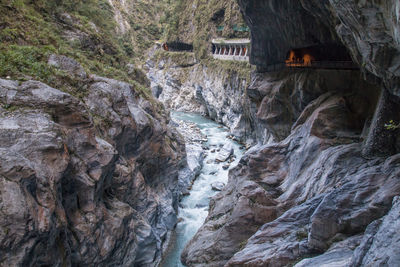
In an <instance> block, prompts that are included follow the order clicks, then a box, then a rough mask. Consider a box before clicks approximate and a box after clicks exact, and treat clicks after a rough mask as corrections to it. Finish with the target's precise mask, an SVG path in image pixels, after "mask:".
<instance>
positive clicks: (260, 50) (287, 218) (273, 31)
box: [182, 0, 400, 267]
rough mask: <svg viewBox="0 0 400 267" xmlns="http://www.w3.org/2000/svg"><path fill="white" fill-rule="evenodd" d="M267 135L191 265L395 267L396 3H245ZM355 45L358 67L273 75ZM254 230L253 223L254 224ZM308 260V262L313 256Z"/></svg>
mask: <svg viewBox="0 0 400 267" xmlns="http://www.w3.org/2000/svg"><path fill="white" fill-rule="evenodd" d="M238 2H239V5H240V6H241V8H242V11H243V14H244V16H245V19H246V21H247V22H248V24H249V26H250V28H251V30H252V55H251V62H252V63H253V64H255V65H257V67H258V68H257V69H258V72H259V73H256V74H254V75H253V76H252V80H251V82H250V85H249V86H248V87H247V88H246V92H247V94H246V97H248V98H249V100H250V102H251V104H250V107H251V109H250V110H251V112H250V113H251V114H252V115H251V117H252V118H253V120H254V121H256V122H257V123H255V125H257V130H256V132H257V140H258V141H259V145H257V146H254V147H253V148H252V149H251V150H250V151H248V153H247V154H246V155H245V156H244V157H243V158H242V160H241V161H240V164H239V165H238V166H237V167H236V168H234V169H233V170H231V172H230V178H229V182H228V184H227V185H226V187H225V188H224V189H223V190H222V191H221V192H220V193H219V194H218V195H216V196H215V197H213V199H212V200H211V203H210V211H209V215H208V217H207V219H206V221H205V223H204V225H203V226H202V227H201V228H200V230H199V231H198V232H197V234H196V235H195V236H194V238H193V239H192V240H191V241H190V242H189V244H188V245H187V246H186V248H185V250H184V252H183V253H182V261H183V262H184V263H185V264H186V265H188V266H274V267H275V266H290V265H295V266H374V265H379V264H380V265H382V266H396V265H399V264H400V261H399V258H398V257H397V254H398V252H399V250H398V247H399V242H398V240H396V239H395V238H391V237H390V233H394V232H395V231H397V226H398V218H397V217H398V216H397V215H398V214H397V213H396V212H397V209H398V196H399V195H400V182H399V179H398V177H400V161H399V157H400V156H399V154H398V153H399V152H400V147H399V140H400V138H399V130H398V129H389V128H390V127H389V128H388V127H386V126H385V125H386V124H388V122H389V121H390V120H393V121H394V122H395V123H399V121H400V118H399V116H400V109H399V107H400V99H399V94H398V85H399V81H398V77H399V74H400V73H399V64H400V62H399V60H398V58H399V55H400V49H399V40H398V30H399V20H398V18H399V9H398V4H397V3H395V1H386V2H385V3H383V2H376V1H361V2H360V1H351V0H349V1H333V0H332V1H313V0H309V1H307V0H302V1H292V0H284V1H274V0H272V1H261V0H260V1H246V0H239V1H238ZM324 45H325V46H329V47H330V46H332V45H334V46H336V47H345V48H346V49H347V53H348V55H349V56H351V58H352V60H353V61H354V62H355V63H357V64H358V65H359V66H360V71H358V70H339V69H338V70H314V69H310V70H307V69H297V70H284V71H280V72H274V73H271V72H266V70H267V69H268V68H267V67H268V66H269V64H274V63H284V62H285V60H286V59H287V57H288V52H289V51H290V50H292V49H301V48H305V47H312V46H324ZM244 226H245V227H244ZM305 258H307V259H305Z"/></svg>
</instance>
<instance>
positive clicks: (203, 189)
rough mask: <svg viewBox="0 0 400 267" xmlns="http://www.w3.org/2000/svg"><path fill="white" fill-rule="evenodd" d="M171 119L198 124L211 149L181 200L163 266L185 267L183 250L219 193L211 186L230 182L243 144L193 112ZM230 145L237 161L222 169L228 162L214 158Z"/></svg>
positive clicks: (241, 152) (180, 114) (175, 114)
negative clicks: (181, 259) (187, 192)
mask: <svg viewBox="0 0 400 267" xmlns="http://www.w3.org/2000/svg"><path fill="white" fill-rule="evenodd" d="M171 116H172V118H175V119H178V120H182V121H187V122H192V123H195V124H196V125H197V126H198V127H199V128H200V130H201V132H202V133H203V134H205V135H206V136H207V138H208V142H207V143H206V144H204V145H206V146H208V147H209V148H210V150H208V151H205V153H206V154H205V158H204V161H203V162H204V165H203V168H202V170H201V173H200V175H199V176H198V178H197V179H196V181H195V182H194V184H193V187H192V189H191V191H190V195H189V196H186V197H184V198H183V199H182V201H181V204H180V208H179V218H180V222H179V223H178V225H177V227H176V229H175V235H174V238H173V240H172V243H171V246H170V249H169V252H168V255H166V257H165V259H164V261H163V263H162V266H163V267H181V266H184V265H183V264H182V263H181V261H180V255H181V253H182V250H183V249H184V247H185V245H186V243H187V242H188V241H189V240H190V239H191V238H192V237H193V236H194V235H195V233H196V232H197V230H198V229H199V228H200V227H201V225H202V224H203V223H204V220H205V219H206V217H207V215H208V204H209V200H210V197H212V196H213V195H215V194H216V193H217V192H216V191H214V190H213V189H212V187H211V184H213V183H215V182H222V183H224V184H226V183H227V181H228V171H229V169H231V168H232V167H234V166H236V165H237V163H238V162H239V160H240V158H241V157H242V155H243V152H244V150H243V149H241V145H240V144H238V143H236V142H235V141H233V140H231V139H229V138H227V136H228V135H229V133H228V131H227V130H226V128H223V127H221V125H220V124H218V123H215V122H213V121H211V120H209V119H206V118H204V117H202V116H200V115H196V114H191V113H182V112H173V113H172V114H171ZM227 143H230V144H231V145H232V148H233V149H234V155H235V156H236V159H235V160H234V161H233V162H232V163H231V164H230V167H229V169H226V170H224V169H223V166H224V165H226V163H217V162H215V158H216V157H217V155H218V152H217V150H219V149H221V147H222V146H223V145H225V144H227ZM214 149H215V150H216V151H215V153H212V152H211V151H213V150H214Z"/></svg>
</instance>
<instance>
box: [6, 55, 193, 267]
mask: <svg viewBox="0 0 400 267" xmlns="http://www.w3.org/2000/svg"><path fill="white" fill-rule="evenodd" d="M66 61H67V63H68V62H69V63H71V62H70V61H68V60H66ZM64 63H65V61H63V63H62V64H64ZM64 67H65V66H64ZM67 67H69V65H68V66H67ZM73 67H74V66H73ZM76 69H78V70H79V69H80V68H76ZM82 77H83V75H82ZM88 83H89V84H88V92H87V94H86V96H85V98H84V100H83V101H81V100H79V99H77V98H75V97H73V96H72V95H70V94H68V93H65V92H62V91H60V90H57V89H55V88H52V87H49V86H48V85H46V84H43V83H41V82H37V81H27V82H23V83H19V82H15V81H9V80H3V79H0V103H1V108H0V140H1V141H0V162H1V164H0V259H1V264H3V265H6V266H37V265H49V266H77V265H88V266H92V265H95V266H110V265H118V266H134V265H135V266H156V265H157V264H158V262H159V261H160V256H161V254H162V247H163V245H164V243H165V242H166V241H168V233H169V232H170V231H171V230H172V229H173V228H174V227H175V224H176V221H177V217H176V212H177V204H178V200H179V195H180V191H179V184H178V183H179V181H178V175H179V171H180V170H181V169H183V168H184V167H185V166H187V163H186V157H185V155H184V151H185V148H184V144H183V139H182V137H181V136H180V135H179V134H177V133H176V132H175V131H173V130H171V129H169V128H168V126H167V118H166V117H165V115H163V113H162V111H160V110H158V109H157V107H156V106H153V105H152V104H151V103H150V102H148V101H146V100H144V99H142V98H141V97H140V96H139V94H138V93H137V92H135V90H134V88H133V87H132V86H131V85H129V84H126V83H123V82H119V81H116V80H111V79H106V78H102V77H97V76H92V77H91V78H90V81H88ZM1 264H0V265H1Z"/></svg>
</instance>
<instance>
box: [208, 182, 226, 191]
mask: <svg viewBox="0 0 400 267" xmlns="http://www.w3.org/2000/svg"><path fill="white" fill-rule="evenodd" d="M224 186H225V184H224V183H221V182H215V183H212V184H211V188H212V190H214V191H222V189H223V188H224Z"/></svg>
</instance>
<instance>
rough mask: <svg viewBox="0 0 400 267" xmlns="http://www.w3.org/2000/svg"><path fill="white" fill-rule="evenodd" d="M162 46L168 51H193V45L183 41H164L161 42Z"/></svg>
mask: <svg viewBox="0 0 400 267" xmlns="http://www.w3.org/2000/svg"><path fill="white" fill-rule="evenodd" d="M162 48H163V49H164V50H165V51H170V52H181V51H182V52H192V51H193V45H192V44H188V43H184V42H179V41H175V42H166V43H163V44H162Z"/></svg>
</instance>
